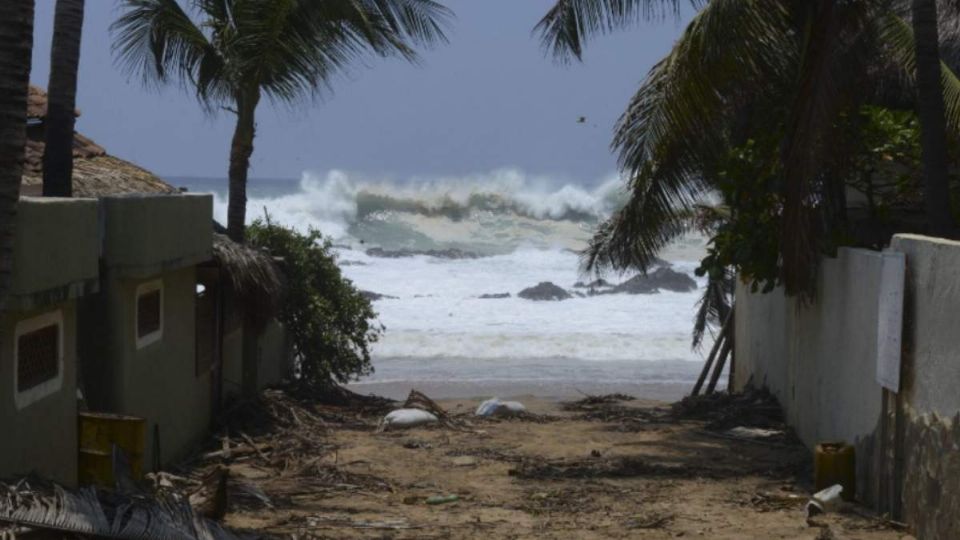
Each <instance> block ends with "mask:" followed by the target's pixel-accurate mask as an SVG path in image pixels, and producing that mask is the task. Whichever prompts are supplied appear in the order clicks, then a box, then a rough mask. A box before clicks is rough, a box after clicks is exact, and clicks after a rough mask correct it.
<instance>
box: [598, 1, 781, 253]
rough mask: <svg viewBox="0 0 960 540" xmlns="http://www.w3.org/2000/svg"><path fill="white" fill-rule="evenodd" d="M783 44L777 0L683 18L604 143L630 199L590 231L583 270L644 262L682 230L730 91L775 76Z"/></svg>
mask: <svg viewBox="0 0 960 540" xmlns="http://www.w3.org/2000/svg"><path fill="white" fill-rule="evenodd" d="M793 49H794V46H793V41H792V38H791V35H790V26H789V21H788V12H787V10H786V9H785V8H784V7H783V6H782V5H780V3H776V4H771V3H770V2H761V1H756V0H754V1H743V0H714V1H712V2H710V3H709V4H708V5H707V6H706V7H705V8H704V9H703V10H702V11H701V12H700V13H699V14H698V15H697V16H696V17H695V18H694V19H693V21H692V22H691V23H690V24H689V26H688V27H687V28H686V30H685V31H684V34H683V36H682V37H681V39H680V40H679V41H678V42H677V44H676V45H675V46H674V48H673V50H672V51H671V53H670V54H669V55H668V56H667V57H666V58H664V59H663V60H661V61H660V62H659V63H657V65H655V66H654V67H653V69H652V70H651V71H650V73H649V74H648V76H647V79H646V80H645V81H644V83H643V85H642V86H641V88H640V89H639V91H638V92H637V93H636V95H634V97H633V99H632V100H631V102H630V104H629V106H628V108H627V110H626V112H625V113H624V114H623V116H622V117H621V119H620V121H619V123H618V125H617V128H616V134H615V137H614V141H613V146H614V149H615V150H616V151H617V152H618V154H619V161H620V167H621V169H622V170H623V171H624V172H625V173H626V174H627V176H628V177H629V178H631V181H630V191H631V199H630V201H629V202H628V204H627V205H626V206H625V207H624V208H622V209H621V210H620V211H618V212H617V213H615V214H614V216H613V217H612V218H611V219H610V220H609V221H607V222H606V223H604V224H603V225H602V226H601V227H600V229H599V230H598V231H597V234H596V235H595V237H594V239H593V241H592V242H591V243H590V246H589V247H588V249H587V251H586V260H585V265H586V267H587V269H588V270H599V269H601V268H603V267H608V266H609V267H612V268H615V269H620V270H624V269H627V268H637V269H640V270H641V271H645V270H646V268H647V267H648V266H649V265H650V264H651V263H652V262H653V261H655V258H656V255H657V252H659V250H660V249H662V248H663V247H664V246H666V245H667V244H668V243H669V242H670V241H672V240H674V239H675V238H676V237H678V236H679V235H681V234H683V233H685V232H687V231H688V230H690V226H691V221H692V220H691V216H694V215H695V214H696V205H697V204H698V202H700V200H701V199H702V197H703V196H704V195H705V194H706V193H708V192H709V190H710V189H711V186H710V185H709V183H708V182H707V181H706V177H705V174H704V173H705V168H707V167H708V166H709V164H710V163H711V162H713V161H714V160H715V159H717V157H718V155H719V153H721V152H722V151H723V149H724V148H726V146H727V145H726V141H725V137H726V136H727V133H728V131H729V126H730V125H731V124H732V121H733V119H734V118H735V116H736V112H737V105H738V101H737V100H738V99H739V97H740V96H742V95H750V94H755V91H754V89H755V87H756V85H757V84H759V83H760V81H769V80H771V79H773V80H776V79H777V78H780V79H783V78H785V77H786V76H787V75H786V74H787V73H789V68H790V66H791V64H792V62H793V58H792V56H791V51H792V50H793Z"/></svg>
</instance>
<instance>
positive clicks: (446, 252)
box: [367, 248, 480, 259]
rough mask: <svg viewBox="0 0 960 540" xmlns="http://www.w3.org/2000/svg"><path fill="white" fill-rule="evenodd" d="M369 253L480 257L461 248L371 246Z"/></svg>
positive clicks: (397, 257)
mask: <svg viewBox="0 0 960 540" xmlns="http://www.w3.org/2000/svg"><path fill="white" fill-rule="evenodd" d="M367 255H369V256H371V257H380V258H383V259H401V258H406V257H416V256H417V255H426V256H427V257H436V258H438V259H479V258H480V255H479V254H477V253H473V252H472V251H464V250H462V249H459V248H447V249H407V248H403V249H383V248H370V249H368V250H367Z"/></svg>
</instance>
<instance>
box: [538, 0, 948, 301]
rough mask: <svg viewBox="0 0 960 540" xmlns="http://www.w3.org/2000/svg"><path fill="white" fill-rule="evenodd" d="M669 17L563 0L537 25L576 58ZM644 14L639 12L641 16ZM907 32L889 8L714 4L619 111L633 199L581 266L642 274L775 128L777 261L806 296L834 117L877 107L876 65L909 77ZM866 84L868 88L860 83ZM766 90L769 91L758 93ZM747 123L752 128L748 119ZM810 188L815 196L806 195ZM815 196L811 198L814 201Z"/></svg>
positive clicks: (820, 0) (714, 0)
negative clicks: (723, 167)
mask: <svg viewBox="0 0 960 540" xmlns="http://www.w3.org/2000/svg"><path fill="white" fill-rule="evenodd" d="M657 6H659V7H660V8H661V10H660V11H659V13H663V12H664V10H666V11H667V12H669V10H671V9H675V8H676V6H677V3H676V2H675V1H667V0H661V1H659V2H657V1H655V0H646V1H641V0H632V1H631V0H559V1H558V3H557V6H556V7H555V8H554V9H553V10H551V11H550V12H549V13H548V15H547V17H545V18H544V19H543V20H542V21H541V22H540V23H539V25H538V29H539V31H540V33H541V36H542V37H543V39H544V43H545V45H546V46H548V48H549V49H551V50H552V51H553V52H554V53H555V54H559V55H561V56H562V57H565V58H569V57H574V58H577V57H579V55H580V51H581V46H582V45H581V44H582V42H583V40H584V39H585V36H588V35H590V34H591V33H597V32H604V31H608V30H611V29H614V28H617V27H619V26H623V25H625V24H630V23H632V22H634V21H635V20H636V19H637V18H638V17H641V16H642V15H643V14H644V13H646V14H649V13H654V14H656V13H658V12H657V11H656V10H655V9H654V8H655V7H657ZM642 8H646V10H644V9H642ZM913 40H914V38H913V32H912V31H911V28H910V26H909V25H907V24H905V23H904V22H903V21H902V19H900V18H899V17H897V16H896V14H895V13H894V12H893V11H892V6H891V4H890V3H889V2H886V1H882V0H875V1H871V2H846V3H841V4H838V3H836V2H834V1H832V0H817V1H816V2H794V1H792V0H776V1H772V2H771V1H760V0H711V1H710V2H708V3H706V4H705V6H704V7H703V9H702V10H700V11H699V13H697V15H696V16H695V17H694V18H693V20H692V21H691V22H690V24H689V25H688V26H687V28H686V29H685V31H684V33H683V35H682V36H681V38H680V39H679V41H678V42H677V43H676V44H675V46H674V48H673V49H672V51H671V52H670V54H669V55H668V56H667V57H666V58H664V59H663V60H661V61H660V62H659V63H658V64H656V65H655V66H654V67H653V69H651V70H650V72H649V73H648V75H647V78H646V80H645V81H644V82H643V84H642V85H641V87H640V89H639V90H638V92H637V93H636V94H635V96H634V97H633V98H632V100H631V101H630V104H629V105H628V108H627V110H626V111H625V112H624V114H623V115H622V117H621V119H620V121H619V123H618V125H617V127H616V132H615V136H614V141H613V148H614V150H615V151H616V153H617V154H618V155H619V164H620V167H621V169H622V170H623V171H624V173H625V175H626V176H627V178H628V188H629V189H630V191H631V195H632V197H631V199H630V201H629V202H628V204H627V205H626V206H625V207H624V208H623V209H622V210H620V211H619V212H617V213H616V214H615V215H614V216H613V217H612V218H611V219H610V220H609V221H608V222H606V223H605V224H603V225H602V226H601V227H600V229H599V230H598V232H597V234H596V235H595V237H594V239H593V242H592V243H591V246H590V248H589V250H588V253H587V255H588V258H587V266H588V268H603V267H612V268H615V269H629V268H637V269H641V270H645V269H646V268H647V267H648V266H649V265H650V264H651V262H652V261H653V260H654V257H655V256H656V253H657V251H659V250H660V249H662V248H663V247H664V246H665V245H666V244H667V243H669V242H670V241H672V240H673V239H675V238H676V237H677V236H679V235H680V234H683V233H684V232H686V231H687V230H689V217H690V216H691V215H694V213H695V209H696V208H695V207H696V204H697V202H698V200H699V199H700V198H701V197H702V196H703V195H704V194H705V193H707V192H709V191H711V190H712V181H713V179H712V175H713V174H715V173H716V171H715V170H714V169H713V165H714V164H715V163H716V162H717V160H718V158H719V157H720V156H721V155H722V154H723V153H724V152H726V151H727V150H728V149H729V148H731V147H732V146H736V145H738V144H740V143H741V142H743V139H744V136H745V135H747V136H751V135H752V136H755V135H757V134H763V133H774V134H778V136H779V137H780V139H781V141H782V144H781V147H782V149H783V151H782V153H781V155H780V156H779V162H780V163H779V166H780V167H781V168H782V172H781V174H782V176H783V179H782V187H781V192H782V197H783V211H782V214H783V216H782V217H783V238H782V241H781V243H780V244H781V247H780V249H781V257H782V269H783V275H782V276H781V277H782V278H783V281H784V284H785V285H786V287H787V290H788V291H789V292H790V293H791V294H793V293H799V292H804V291H808V290H810V286H811V279H812V276H813V275H814V270H815V267H816V259H817V258H818V256H819V253H820V251H819V248H820V247H822V246H821V245H820V242H821V241H822V239H823V238H824V234H823V233H824V232H825V231H823V230H822V226H823V223H825V222H829V221H830V218H829V216H820V215H818V213H819V212H822V211H825V210H827V209H830V208H832V207H833V205H831V204H825V203H824V198H825V197H831V196H837V195H838V194H839V193H838V192H839V191H842V190H837V189H836V188H835V186H830V185H829V183H830V182H831V181H832V179H834V178H836V177H837V176H838V175H836V174H828V173H831V172H836V171H833V170H832V168H833V167H835V166H836V164H837V162H838V161H840V160H841V158H842V156H839V155H837V152H838V151H839V147H838V146H837V145H835V144H828V143H827V141H829V140H831V135H833V133H832V131H833V130H834V129H835V126H836V119H837V118H838V117H839V116H840V115H841V114H842V113H844V112H849V111H851V110H856V108H857V107H858V106H859V104H861V103H863V102H865V101H867V100H870V99H873V98H874V96H872V95H870V94H869V92H864V88H865V87H866V88H870V87H871V86H876V85H866V83H867V82H868V81H876V79H875V77H876V74H875V73H874V71H875V70H874V68H875V67H876V66H878V65H887V64H892V65H895V66H896V67H897V69H899V71H900V72H901V73H902V75H903V76H904V77H905V78H907V79H910V78H912V77H913V76H914V72H915V66H916V63H917V62H916V60H917V58H916V56H915V54H914V48H913ZM940 76H941V80H942V81H943V82H945V85H944V86H943V88H942V91H943V95H944V96H945V97H946V99H947V103H948V105H949V106H948V107H947V111H946V112H947V115H946V121H948V122H949V123H950V127H951V129H954V130H956V129H957V128H958V127H960V122H958V120H960V112H958V107H957V101H956V100H957V96H958V95H960V83H958V82H957V80H956V77H955V76H953V74H952V72H950V70H949V69H948V68H946V67H945V66H943V65H942V64H941V66H940ZM865 85H866V86H865ZM757 88H763V89H764V91H763V92H757V91H756V89H757ZM745 120H746V124H747V125H748V127H747V130H746V132H744V130H743V128H742V124H744V122H745ZM813 190H817V193H813ZM811 201H816V203H811Z"/></svg>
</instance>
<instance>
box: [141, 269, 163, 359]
mask: <svg viewBox="0 0 960 540" xmlns="http://www.w3.org/2000/svg"><path fill="white" fill-rule="evenodd" d="M135 326H136V333H137V335H136V338H137V348H138V349H140V348H143V347H146V346H147V345H150V344H151V343H155V342H157V341H159V340H160V338H161V337H163V282H161V281H160V280H156V281H149V282H147V283H141V284H140V285H139V286H137V320H136V325H135Z"/></svg>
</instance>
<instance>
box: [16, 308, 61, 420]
mask: <svg viewBox="0 0 960 540" xmlns="http://www.w3.org/2000/svg"><path fill="white" fill-rule="evenodd" d="M14 336H15V339H14V342H13V358H14V390H15V396H16V398H15V402H16V405H17V408H18V409H22V408H23V407H26V406H27V405H29V404H31V403H33V402H35V401H37V400H39V399H42V398H44V397H46V396H48V395H50V394H53V393H55V392H57V391H59V390H60V388H61V387H62V385H63V313H62V312H61V311H60V310H57V311H51V312H48V313H44V314H43V315H39V316H37V317H33V318H30V319H24V320H22V321H20V322H18V323H17V325H16V327H15V329H14Z"/></svg>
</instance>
